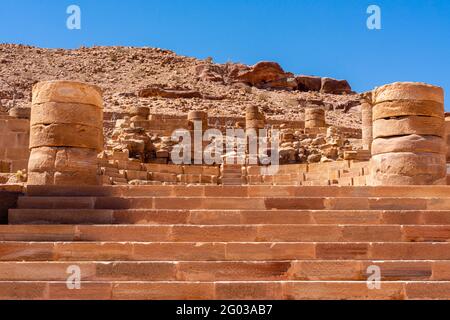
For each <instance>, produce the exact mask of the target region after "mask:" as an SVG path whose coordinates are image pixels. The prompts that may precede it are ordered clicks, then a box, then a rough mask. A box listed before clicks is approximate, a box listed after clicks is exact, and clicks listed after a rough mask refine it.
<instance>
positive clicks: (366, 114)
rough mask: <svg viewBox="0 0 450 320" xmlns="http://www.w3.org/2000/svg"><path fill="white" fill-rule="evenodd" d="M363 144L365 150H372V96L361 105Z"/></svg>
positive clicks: (366, 98)
mask: <svg viewBox="0 0 450 320" xmlns="http://www.w3.org/2000/svg"><path fill="white" fill-rule="evenodd" d="M361 119H362V144H363V148H364V150H369V151H370V150H371V148H372V141H373V134H372V130H373V129H372V95H369V96H365V97H364V99H363V101H362V104H361Z"/></svg>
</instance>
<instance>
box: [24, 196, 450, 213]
mask: <svg viewBox="0 0 450 320" xmlns="http://www.w3.org/2000/svg"><path fill="white" fill-rule="evenodd" d="M18 208H20V209H226V210H233V209H245V210H256V209H258V210H266V209H267V210H273V209H282V210H289V209H296V210H298V209H304V210H324V209H325V210H447V209H450V198H427V197H415V198H394V197H384V198H375V197H369V198H361V197H359V198H350V197H345V198H344V197H340V198H328V197H327V198H326V197H276V196H273V197H252V198H244V197H230V198H224V197H206V198H205V197H176V198H173V197H125V198H121V197H27V196H25V197H19V199H18Z"/></svg>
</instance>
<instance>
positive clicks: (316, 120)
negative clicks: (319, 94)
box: [305, 108, 326, 129]
mask: <svg viewBox="0 0 450 320" xmlns="http://www.w3.org/2000/svg"><path fill="white" fill-rule="evenodd" d="M324 127H326V122H325V110H323V109H320V108H306V110H305V128H307V129H309V128H324Z"/></svg>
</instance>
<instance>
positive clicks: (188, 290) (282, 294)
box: [0, 281, 450, 300]
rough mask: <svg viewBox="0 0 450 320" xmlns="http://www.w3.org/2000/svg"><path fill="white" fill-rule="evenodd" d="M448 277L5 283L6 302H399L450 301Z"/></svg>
mask: <svg viewBox="0 0 450 320" xmlns="http://www.w3.org/2000/svg"><path fill="white" fill-rule="evenodd" d="M449 298H450V282H448V281H411V282H409V281H408V282H405V281H386V282H382V283H381V288H380V289H369V288H368V285H367V283H365V282H356V281H313V282H311V281H216V282H196V281H195V282H194V281H178V282H175V281H172V282H170V281H143V282H141V281H139V282H117V281H116V282H112V281H106V282H82V283H81V288H80V290H70V289H68V288H67V283H66V282H65V281H63V282H40V281H33V282H15V281H9V282H7V281H6V282H0V299H3V300H18V299H26V300H42V299H50V300H63V299H64V300H71V299H72V300H97V299H105V300H110V299H117V300H128V299H129V300H211V299H214V300H280V299H291V300H292V299H299V300H303V299H323V300H324V299H331V300H342V299H346V300H369V299H370V300H375V299H385V300H394V299H395V300H399V299H449Z"/></svg>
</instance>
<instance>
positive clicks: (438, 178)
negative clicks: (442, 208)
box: [370, 82, 446, 185]
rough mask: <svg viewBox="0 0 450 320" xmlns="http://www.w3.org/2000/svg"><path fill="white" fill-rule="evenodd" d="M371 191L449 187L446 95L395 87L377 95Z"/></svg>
mask: <svg viewBox="0 0 450 320" xmlns="http://www.w3.org/2000/svg"><path fill="white" fill-rule="evenodd" d="M373 102H374V105H373V109H372V117H373V138H374V140H373V143H372V159H371V163H370V167H371V179H370V180H371V184H372V185H438V184H446V143H445V139H444V136H445V121H444V91H443V89H442V88H440V87H435V86H431V85H428V84H424V83H409V82H405V83H393V84H389V85H385V86H382V87H379V88H376V89H375V90H374V92H373Z"/></svg>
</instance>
